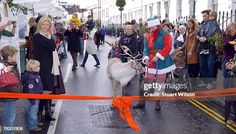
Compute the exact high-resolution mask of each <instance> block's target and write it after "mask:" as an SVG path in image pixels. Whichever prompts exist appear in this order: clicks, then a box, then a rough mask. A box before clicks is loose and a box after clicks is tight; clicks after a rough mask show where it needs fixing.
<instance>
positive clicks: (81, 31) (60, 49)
mask: <svg viewBox="0 0 236 134" xmlns="http://www.w3.org/2000/svg"><path fill="white" fill-rule="evenodd" d="M202 15H203V21H202V22H201V23H198V22H197V20H196V19H194V18H191V19H189V20H187V21H180V22H179V23H178V25H176V26H174V25H172V24H171V23H170V22H169V21H168V20H167V19H165V20H164V21H161V20H160V18H158V17H156V16H154V17H152V18H150V19H148V20H147V21H146V22H143V19H142V18H140V19H139V22H138V23H137V22H136V21H135V20H132V21H131V22H126V23H125V25H124V34H123V35H122V36H121V37H120V38H119V40H118V41H115V42H114V43H112V46H111V50H110V52H109V54H108V60H109V59H111V58H115V57H116V58H119V59H120V60H121V61H122V62H128V60H129V58H128V57H129V55H132V56H136V55H138V54H142V55H141V56H140V57H141V58H142V65H143V66H145V67H146V72H145V75H144V82H147V83H149V82H153V80H155V81H156V82H159V83H163V82H165V81H166V78H167V75H168V74H169V73H172V72H173V71H176V70H177V69H178V68H183V67H184V69H185V70H186V71H187V72H188V75H189V77H190V78H201V80H200V82H199V83H195V84H196V85H195V86H204V87H205V88H207V89H213V88H214V83H215V82H214V81H215V80H216V78H217V73H218V71H217V70H218V68H217V67H218V66H217V62H216V59H217V56H220V57H222V62H221V64H220V65H221V69H222V70H223V77H224V82H223V83H222V84H223V85H224V87H225V88H227V87H229V84H228V83H229V82H228V81H229V79H228V78H230V77H231V76H230V73H231V72H232V69H233V68H234V65H235V63H234V61H233V60H232V59H233V58H234V56H235V53H236V47H235V46H236V24H235V23H231V24H229V25H228V26H227V28H226V30H225V31H222V30H221V29H220V27H219V25H218V23H217V21H216V20H217V13H216V12H215V11H210V10H204V11H202ZM0 19H1V16H0ZM68 23H69V27H68V28H65V27H64V26H63V23H61V22H52V20H51V19H50V18H49V17H46V16H38V17H37V18H33V17H32V18H30V19H29V21H28V24H29V27H30V29H29V36H28V37H26V38H25V39H26V40H27V42H26V45H25V47H26V48H27V56H26V57H27V61H28V62H27V64H26V70H25V72H23V73H22V75H21V78H20V74H19V71H18V70H17V63H16V55H17V49H15V48H14V47H12V46H9V45H7V46H4V47H3V48H2V49H1V57H2V58H1V62H0V69H1V70H2V69H3V70H5V71H6V72H7V71H11V72H13V73H14V74H15V76H16V77H17V79H18V80H19V81H20V83H19V84H17V85H15V86H11V87H8V86H3V87H0V91H3V92H15V93H21V92H24V93H34V94H64V93H65V87H64V83H63V81H62V75H61V69H60V59H61V58H67V50H68V51H69V52H70V55H71V57H72V62H73V66H72V71H76V69H77V67H78V62H77V60H78V59H77V58H78V53H79V54H80V55H84V50H83V49H85V55H84V59H83V62H82V63H81V64H80V67H85V64H86V61H87V59H88V56H89V55H92V56H93V57H94V59H95V61H96V64H95V65H94V66H95V67H99V66H100V64H101V63H100V60H99V58H98V56H97V55H96V52H97V51H99V49H100V45H101V44H104V43H105V35H106V29H105V27H104V26H101V27H100V28H99V26H96V25H95V23H94V20H93V19H92V16H90V15H89V16H88V21H87V22H86V23H84V24H82V22H81V21H80V19H79V18H78V16H77V14H73V16H72V18H71V19H70V20H69V22H68ZM9 25H12V31H11V32H10V31H7V30H5V28H6V27H7V26H9ZM15 28H16V22H13V21H8V22H7V23H6V24H5V25H2V26H0V37H1V36H2V35H3V36H8V37H11V36H14V34H15ZM216 34H219V35H220V36H221V37H222V39H223V43H224V49H223V50H221V49H219V46H218V44H217V43H216V41H213V42H212V41H210V39H211V38H212V37H213V36H215V35H216ZM65 42H67V44H68V47H67V48H68V49H67V50H66V45H65V44H66V43H65ZM84 46H86V47H84ZM96 48H97V50H96ZM127 53H129V55H127ZM145 78H146V79H145ZM193 84H194V83H193ZM140 92H142V91H141V90H140ZM140 94H142V93H140ZM16 100H17V99H1V101H2V102H3V103H4V118H3V123H4V124H3V125H4V126H7V127H11V126H13V124H14V120H15V115H16V103H15V102H16ZM28 103H29V104H28V127H29V130H30V131H36V132H37V131H41V130H42V128H40V127H41V126H42V125H43V122H44V121H46V120H48V121H53V120H55V119H54V118H53V117H52V111H51V107H52V101H51V100H35V99H29V101H28ZM225 104H226V105H225V106H226V109H230V107H231V105H233V106H234V107H235V108H236V101H235V100H231V99H226V103H225ZM144 107H145V101H139V103H138V104H137V105H134V106H133V108H134V109H137V108H144ZM155 108H156V110H157V111H159V110H161V105H160V101H159V100H157V101H156V103H155ZM43 111H45V115H43ZM230 123H232V124H235V125H236V116H235V120H233V121H230Z"/></svg>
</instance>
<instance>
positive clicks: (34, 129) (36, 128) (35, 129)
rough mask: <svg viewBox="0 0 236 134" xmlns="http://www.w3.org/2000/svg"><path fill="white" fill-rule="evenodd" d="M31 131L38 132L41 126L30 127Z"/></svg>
mask: <svg viewBox="0 0 236 134" xmlns="http://www.w3.org/2000/svg"><path fill="white" fill-rule="evenodd" d="M30 131H31V132H39V131H42V128H40V127H35V128H33V129H30Z"/></svg>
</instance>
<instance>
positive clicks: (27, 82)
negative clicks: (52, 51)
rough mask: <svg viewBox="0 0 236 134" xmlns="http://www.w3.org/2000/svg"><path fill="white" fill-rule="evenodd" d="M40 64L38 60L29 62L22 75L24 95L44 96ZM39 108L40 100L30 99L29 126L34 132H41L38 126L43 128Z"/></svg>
mask: <svg viewBox="0 0 236 134" xmlns="http://www.w3.org/2000/svg"><path fill="white" fill-rule="evenodd" d="M39 70H40V63H39V62H38V61H37V60H32V59H31V60H29V61H28V62H27V64H26V71H25V72H24V73H23V74H22V85H23V91H24V93H32V94H42V93H43V85H42V82H41V78H40V76H39ZM38 107H39V100H34V99H29V109H28V125H29V130H30V131H33V132H38V131H41V130H42V129H41V128H40V127H38V126H42V125H43V124H42V123H37V121H38V119H37V118H38V116H37V113H38Z"/></svg>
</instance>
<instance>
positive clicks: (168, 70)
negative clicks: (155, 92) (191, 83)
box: [145, 64, 176, 74]
mask: <svg viewBox="0 0 236 134" xmlns="http://www.w3.org/2000/svg"><path fill="white" fill-rule="evenodd" d="M175 69H176V66H175V64H174V65H172V66H169V67H168V68H164V69H161V70H160V69H158V71H157V69H155V68H148V69H147V68H145V70H146V72H147V71H148V73H150V74H165V73H169V72H171V71H173V70H175Z"/></svg>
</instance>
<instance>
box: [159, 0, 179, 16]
mask: <svg viewBox="0 0 236 134" xmlns="http://www.w3.org/2000/svg"><path fill="white" fill-rule="evenodd" d="M180 1H182V0H180ZM164 9H165V18H168V17H169V2H168V1H165V2H164ZM177 9H178V4H177ZM181 10H182V2H181ZM160 16H161V15H160Z"/></svg>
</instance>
